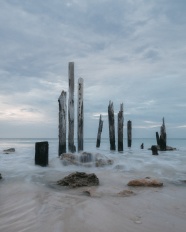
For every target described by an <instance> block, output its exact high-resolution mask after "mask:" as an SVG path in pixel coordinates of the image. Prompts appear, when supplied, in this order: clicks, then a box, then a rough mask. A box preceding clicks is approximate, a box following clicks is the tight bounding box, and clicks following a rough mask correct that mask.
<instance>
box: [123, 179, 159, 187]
mask: <svg viewBox="0 0 186 232" xmlns="http://www.w3.org/2000/svg"><path fill="white" fill-rule="evenodd" d="M127 185H128V186H134V187H138V186H142V187H162V186H163V183H162V182H160V181H158V180H156V179H150V178H148V179H147V178H145V179H135V180H131V181H129V182H128V184H127Z"/></svg>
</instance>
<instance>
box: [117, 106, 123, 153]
mask: <svg viewBox="0 0 186 232" xmlns="http://www.w3.org/2000/svg"><path fill="white" fill-rule="evenodd" d="M123 120H124V119H123V103H122V104H121V105H120V111H119V113H118V151H123Z"/></svg>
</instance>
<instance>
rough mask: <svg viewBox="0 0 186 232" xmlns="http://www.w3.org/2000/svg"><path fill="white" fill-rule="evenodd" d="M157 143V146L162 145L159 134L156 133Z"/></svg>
mask: <svg viewBox="0 0 186 232" xmlns="http://www.w3.org/2000/svg"><path fill="white" fill-rule="evenodd" d="M156 142H157V145H158V146H159V145H160V137H159V133H158V132H156Z"/></svg>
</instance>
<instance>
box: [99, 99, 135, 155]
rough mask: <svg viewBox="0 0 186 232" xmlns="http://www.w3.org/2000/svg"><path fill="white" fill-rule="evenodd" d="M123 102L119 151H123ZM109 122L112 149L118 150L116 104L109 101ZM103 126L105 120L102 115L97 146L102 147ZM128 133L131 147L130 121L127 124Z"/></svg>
mask: <svg viewBox="0 0 186 232" xmlns="http://www.w3.org/2000/svg"><path fill="white" fill-rule="evenodd" d="M123 123H124V115H123V103H122V104H121V105H120V111H119V113H118V151H123V147H124V146H123V126H124V125H123ZM108 124H109V139H110V150H116V144H115V120H114V105H113V102H111V101H109V106H108ZM102 128H103V120H102V118H101V115H100V119H99V127H98V135H97V144H96V147H100V141H101V132H102ZM127 134H128V147H131V144H132V122H131V121H128V124H127Z"/></svg>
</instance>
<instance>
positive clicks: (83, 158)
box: [80, 152, 93, 163]
mask: <svg viewBox="0 0 186 232" xmlns="http://www.w3.org/2000/svg"><path fill="white" fill-rule="evenodd" d="M92 156H93V155H92V153H89V152H83V153H82V154H80V162H81V163H88V162H92Z"/></svg>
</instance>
